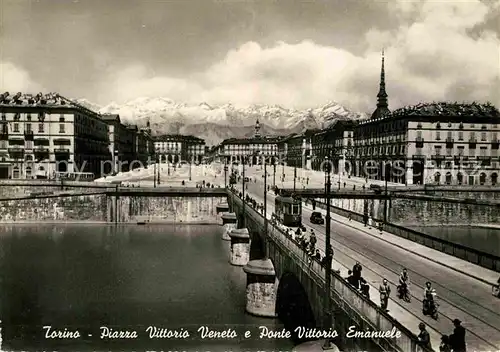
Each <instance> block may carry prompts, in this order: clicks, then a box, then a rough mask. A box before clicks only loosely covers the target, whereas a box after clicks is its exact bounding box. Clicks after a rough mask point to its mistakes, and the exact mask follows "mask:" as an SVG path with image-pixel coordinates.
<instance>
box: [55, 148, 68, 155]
mask: <svg viewBox="0 0 500 352" xmlns="http://www.w3.org/2000/svg"><path fill="white" fill-rule="evenodd" d="M54 153H66V154H69V153H70V150H69V148H64V147H57V148H54Z"/></svg>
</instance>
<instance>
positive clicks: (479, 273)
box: [305, 205, 500, 285]
mask: <svg viewBox="0 0 500 352" xmlns="http://www.w3.org/2000/svg"><path fill="white" fill-rule="evenodd" d="M305 207H306V208H307V209H309V210H312V206H311V205H305ZM315 211H319V212H321V213H322V214H323V215H325V214H326V210H324V209H320V208H319V207H316V209H315ZM330 216H331V218H332V220H334V221H337V222H340V223H342V224H344V225H346V226H349V227H351V228H354V229H356V230H359V231H361V232H364V233H365V234H367V235H370V236H372V237H376V238H378V239H380V240H382V241H384V242H387V243H390V244H392V245H394V246H396V247H399V248H401V249H404V250H406V251H408V252H410V253H413V254H416V255H418V256H420V257H423V258H425V259H427V260H430V261H432V262H435V263H437V264H440V265H443V266H445V267H447V268H449V269H452V270H455V271H457V272H459V273H461V274H464V275H467V276H469V277H472V278H474V279H476V280H479V281H482V282H484V283H485V284H487V285H494V284H496V282H497V280H498V277H499V276H500V274H499V273H497V272H495V271H493V270H489V269H486V268H483V267H480V266H478V265H475V264H473V263H470V262H467V261H465V260H462V259H459V258H456V257H454V256H451V255H448V254H446V253H442V252H440V251H437V250H434V249H432V248H429V247H426V246H423V245H421V244H419V243H416V242H413V241H409V240H407V239H404V238H401V237H398V236H396V235H393V234H391V233H389V232H385V231H383V232H382V235H381V234H380V231H379V230H378V229H376V228H374V227H372V228H371V229H370V228H368V227H365V226H364V225H363V224H362V223H360V222H357V221H355V220H351V221H349V219H347V218H345V217H343V216H340V215H337V214H335V213H333V212H331V213H330Z"/></svg>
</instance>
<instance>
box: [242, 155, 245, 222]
mask: <svg viewBox="0 0 500 352" xmlns="http://www.w3.org/2000/svg"><path fill="white" fill-rule="evenodd" d="M245 159H246V158H245V155H243V157H242V168H243V170H242V176H241V177H242V178H243V182H242V184H243V191H242V192H241V198H242V199H243V206H242V210H241V212H242V213H243V216H242V217H241V228H244V227H245V203H246V202H245Z"/></svg>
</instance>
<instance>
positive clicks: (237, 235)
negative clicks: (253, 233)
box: [229, 228, 250, 266]
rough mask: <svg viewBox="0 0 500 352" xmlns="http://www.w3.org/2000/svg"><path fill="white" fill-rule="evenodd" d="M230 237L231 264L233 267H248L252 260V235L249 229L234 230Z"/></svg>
mask: <svg viewBox="0 0 500 352" xmlns="http://www.w3.org/2000/svg"><path fill="white" fill-rule="evenodd" d="M229 237H231V253H230V257H229V262H230V263H231V265H237V266H243V265H247V264H248V261H249V260H250V234H249V233H248V229H247V228H242V229H233V230H231V232H230V233H229Z"/></svg>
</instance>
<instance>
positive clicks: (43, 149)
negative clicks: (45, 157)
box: [34, 146, 49, 154]
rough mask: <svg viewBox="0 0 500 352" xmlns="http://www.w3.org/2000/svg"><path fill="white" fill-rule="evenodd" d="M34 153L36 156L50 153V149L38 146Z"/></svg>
mask: <svg viewBox="0 0 500 352" xmlns="http://www.w3.org/2000/svg"><path fill="white" fill-rule="evenodd" d="M34 152H35V154H37V153H47V154H48V153H49V148H47V147H46V146H36V147H35V148H34Z"/></svg>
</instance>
